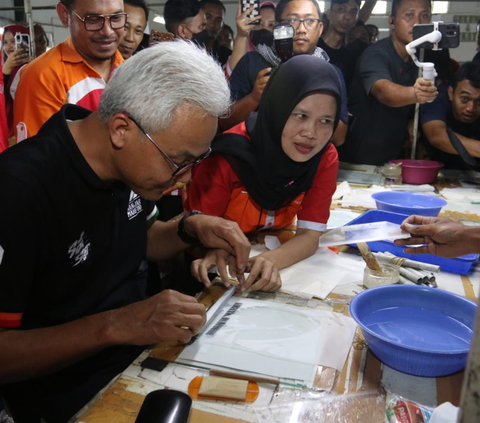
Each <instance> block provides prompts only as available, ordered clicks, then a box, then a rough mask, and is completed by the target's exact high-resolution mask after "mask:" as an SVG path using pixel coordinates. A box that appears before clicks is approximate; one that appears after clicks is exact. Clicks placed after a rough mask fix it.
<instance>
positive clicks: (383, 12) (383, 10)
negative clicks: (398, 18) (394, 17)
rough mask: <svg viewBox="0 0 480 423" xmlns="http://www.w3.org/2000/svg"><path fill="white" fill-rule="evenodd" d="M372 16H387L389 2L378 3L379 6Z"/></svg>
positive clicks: (375, 8) (376, 6)
mask: <svg viewBox="0 0 480 423" xmlns="http://www.w3.org/2000/svg"><path fill="white" fill-rule="evenodd" d="M364 3H365V2H364V1H362V3H361V6H360V7H363V5H364ZM372 15H387V2H386V1H377V4H376V5H375V7H374V8H373V10H372Z"/></svg>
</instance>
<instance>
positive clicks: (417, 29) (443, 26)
mask: <svg viewBox="0 0 480 423" xmlns="http://www.w3.org/2000/svg"><path fill="white" fill-rule="evenodd" d="M433 29H434V26H433V23H430V24H416V25H414V26H413V39H414V40H416V39H417V38H420V37H423V36H424V35H426V34H430V33H431V32H433ZM438 30H439V31H440V33H441V34H442V39H441V40H440V41H439V43H438V48H439V49H442V48H456V47H458V45H459V44H460V25H459V24H458V23H457V22H438ZM417 48H426V49H429V50H431V49H433V44H432V43H423V44H420V45H419V46H418V47H417Z"/></svg>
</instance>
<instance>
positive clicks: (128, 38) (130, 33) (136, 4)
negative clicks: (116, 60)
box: [118, 0, 148, 60]
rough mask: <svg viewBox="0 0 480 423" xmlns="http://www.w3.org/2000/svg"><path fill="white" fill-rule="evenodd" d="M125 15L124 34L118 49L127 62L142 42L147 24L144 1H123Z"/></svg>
mask: <svg viewBox="0 0 480 423" xmlns="http://www.w3.org/2000/svg"><path fill="white" fill-rule="evenodd" d="M123 3H124V8H125V13H126V14H128V18H127V24H126V25H125V33H124V36H123V39H122V41H120V45H119V46H118V49H119V50H120V53H122V57H123V58H124V59H125V60H127V59H128V58H129V57H132V55H133V54H134V53H135V51H136V50H137V48H138V46H139V45H140V43H141V42H142V40H143V33H144V32H145V29H146V28H147V23H148V7H147V5H146V3H145V0H124V2H123Z"/></svg>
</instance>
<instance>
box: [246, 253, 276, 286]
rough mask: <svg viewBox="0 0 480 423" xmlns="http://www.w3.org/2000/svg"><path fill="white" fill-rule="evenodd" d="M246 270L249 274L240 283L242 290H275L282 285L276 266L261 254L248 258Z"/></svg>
mask: <svg viewBox="0 0 480 423" xmlns="http://www.w3.org/2000/svg"><path fill="white" fill-rule="evenodd" d="M247 272H250V275H249V276H248V278H247V280H246V281H245V283H244V284H243V285H242V288H241V289H242V291H243V290H246V289H251V290H252V291H265V292H275V291H278V290H279V289H280V288H281V287H282V278H281V277H280V273H279V271H278V269H277V267H276V266H275V264H274V263H273V262H272V261H270V260H268V259H266V258H264V257H262V255H259V256H255V257H252V258H250V260H249V262H248V268H247Z"/></svg>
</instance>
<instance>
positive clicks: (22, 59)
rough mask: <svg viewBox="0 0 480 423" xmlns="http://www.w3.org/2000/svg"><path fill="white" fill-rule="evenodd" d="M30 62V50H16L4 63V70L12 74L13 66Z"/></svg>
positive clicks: (5, 72) (7, 73) (6, 73)
mask: <svg viewBox="0 0 480 423" xmlns="http://www.w3.org/2000/svg"><path fill="white" fill-rule="evenodd" d="M27 62H28V52H26V51H25V50H22V49H20V50H15V51H14V52H13V53H12V54H11V55H10V56H8V59H7V60H6V61H5V63H4V64H3V68H2V72H3V73H4V74H5V75H11V74H12V71H13V68H16V67H17V66H21V65H23V64H25V63H27Z"/></svg>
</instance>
